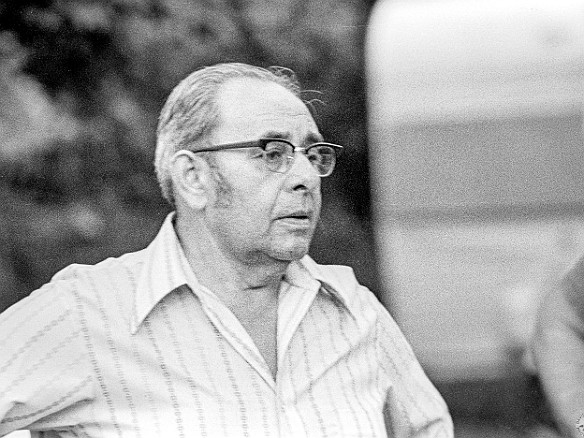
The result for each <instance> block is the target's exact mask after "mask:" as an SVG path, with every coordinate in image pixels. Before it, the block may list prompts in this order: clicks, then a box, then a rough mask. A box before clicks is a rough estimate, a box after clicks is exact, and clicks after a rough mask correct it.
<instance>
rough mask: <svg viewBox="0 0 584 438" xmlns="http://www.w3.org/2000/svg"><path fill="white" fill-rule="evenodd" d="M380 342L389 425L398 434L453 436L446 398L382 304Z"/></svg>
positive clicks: (422, 437)
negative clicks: (386, 385)
mask: <svg viewBox="0 0 584 438" xmlns="http://www.w3.org/2000/svg"><path fill="white" fill-rule="evenodd" d="M377 332H378V334H377V342H378V355H379V364H380V369H381V372H382V373H383V375H384V376H385V379H382V380H386V381H388V382H389V386H388V388H387V396H386V405H385V410H384V415H385V422H386V428H387V430H388V432H389V433H392V434H393V435H392V436H394V437H396V438H452V437H454V431H453V425H452V419H451V417H450V413H449V412H448V407H447V406H446V403H445V402H444V399H443V398H442V396H441V395H440V393H439V392H438V390H437V389H436V388H435V387H434V385H433V384H432V382H431V381H430V380H429V379H428V377H427V376H426V374H425V372H424V371H423V369H422V367H421V365H420V363H419V362H418V360H417V359H416V357H415V355H414V352H413V351H412V348H411V346H410V344H409V343H408V341H407V340H406V339H405V337H404V335H403V333H402V332H401V330H400V329H399V327H398V326H397V324H396V322H395V321H394V319H393V318H392V317H391V315H390V314H389V313H388V312H387V310H386V309H385V308H384V307H383V306H382V305H381V304H379V319H378V323H377Z"/></svg>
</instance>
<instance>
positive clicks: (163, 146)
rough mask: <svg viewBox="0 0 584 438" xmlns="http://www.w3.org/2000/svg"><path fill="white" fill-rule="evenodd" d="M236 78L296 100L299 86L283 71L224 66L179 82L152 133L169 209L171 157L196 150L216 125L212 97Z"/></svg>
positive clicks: (210, 68)
mask: <svg viewBox="0 0 584 438" xmlns="http://www.w3.org/2000/svg"><path fill="white" fill-rule="evenodd" d="M239 78H252V79H258V80H262V81H266V82H275V83H277V84H279V85H281V86H283V87H284V88H286V89H287V90H289V91H291V92H292V93H293V94H294V95H295V96H298V97H300V93H301V90H300V84H299V83H298V81H297V80H296V77H295V75H294V72H293V71H292V70H290V69H287V68H283V67H270V68H268V69H265V68H261V67H255V66H251V65H247V64H242V63H225V64H217V65H213V66H210V67H204V68H202V69H200V70H197V71H195V72H193V73H191V74H190V75H189V76H187V77H186V78H185V79H183V80H182V81H181V82H180V83H179V84H178V85H177V86H176V87H175V88H174V90H172V92H171V93H170V95H169V96H168V99H167V100H166V103H165V104H164V106H163V108H162V110H161V112H160V117H159V119H158V129H157V131H156V154H155V159H154V167H155V170H156V176H157V178H158V183H159V184H160V189H161V191H162V196H163V197H164V199H166V200H167V201H168V203H169V204H170V205H171V206H172V207H173V208H175V197H174V190H173V187H172V178H171V175H170V165H171V159H172V156H173V155H174V154H175V153H176V152H177V151H179V150H181V149H190V150H196V149H197V143H199V144H201V143H202V141H201V140H204V138H205V137H206V136H207V135H208V134H209V133H210V132H211V130H212V129H213V128H214V127H215V126H216V124H217V120H218V118H219V110H218V108H217V104H216V97H217V93H218V91H219V88H220V87H221V85H223V84H224V83H225V82H227V81H228V80H231V79H239ZM199 147H201V146H199Z"/></svg>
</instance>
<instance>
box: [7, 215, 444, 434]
mask: <svg viewBox="0 0 584 438" xmlns="http://www.w3.org/2000/svg"><path fill="white" fill-rule="evenodd" d="M277 345H278V355H277V356H278V371H277V376H276V378H275V379H274V378H273V377H272V376H271V374H270V372H269V369H268V367H267V365H266V363H265V361H264V360H263V357H262V356H261V354H260V352H259V349H258V348H257V346H256V345H254V344H253V341H252V340H251V337H250V336H249V334H247V332H246V331H245V329H244V328H243V326H242V325H241V324H240V323H239V321H238V320H237V319H236V318H235V317H234V316H233V314H232V313H231V312H230V311H229V310H228V309H227V307H226V306H224V305H223V304H222V303H221V301H220V300H218V299H217V296H216V295H215V294H214V293H213V291H209V290H207V289H205V288H204V287H202V286H201V285H200V284H199V283H198V281H197V279H196V277H195V276H194V274H193V272H192V271H191V270H190V267H189V264H188V262H187V261H186V258H185V256H184V253H183V252H182V249H181V247H180V244H179V242H178V238H177V236H176V234H175V232H174V228H173V224H172V215H171V216H169V217H168V218H167V220H166V222H165V223H164V225H163V226H162V228H161V230H160V233H159V235H158V236H157V237H156V239H155V240H154V241H153V242H152V243H151V244H150V246H149V247H148V248H146V249H144V250H142V251H138V252H136V253H131V254H126V255H123V256H121V257H118V258H110V259H107V260H104V261H103V262H101V263H99V264H97V265H94V266H81V265H72V266H70V267H68V268H66V269H64V270H63V271H61V272H60V273H58V274H57V275H56V276H55V277H54V278H53V280H52V281H51V282H50V283H48V284H47V285H45V286H43V287H42V288H41V289H39V290H38V291H35V292H34V293H32V294H31V295H30V296H29V297H28V298H26V299H25V300H23V301H21V302H19V303H17V304H16V305H15V306H13V307H11V308H10V309H8V310H7V311H6V312H5V313H3V314H2V315H0V352H1V353H0V435H3V434H6V433H8V432H10V431H12V430H18V429H30V430H32V431H37V432H39V435H38V436H43V435H45V434H46V436H60V437H77V436H82V437H90V438H93V437H123V438H126V437H130V438H132V437H140V438H150V437H160V436H164V437H189V436H201V437H252V438H256V437H260V438H261V437H284V438H296V437H302V436H308V437H335V436H354V437H384V436H387V432H388V431H386V428H385V421H386V420H387V421H388V422H389V423H388V424H389V429H390V430H389V433H392V434H393V436H395V437H396V438H406V437H412V438H414V437H415V438H423V437H428V438H430V437H435V438H440V437H444V438H451V437H452V436H453V434H452V423H451V420H450V416H449V414H448V410H447V407H446V405H445V404H444V401H443V400H442V398H441V397H440V395H439V394H438V392H437V391H436V390H435V388H434V387H433V385H432V384H431V383H430V381H429V380H428V378H427V377H426V375H425V374H424V372H423V370H422V369H421V367H420V365H419V364H418V362H417V361H416V358H415V357H414V355H413V353H412V351H411V348H410V347H409V344H408V343H407V341H406V340H405V339H404V337H403V335H402V333H401V332H400V331H399V328H398V327H397V325H395V322H394V321H393V319H392V318H391V316H390V315H389V314H388V313H387V312H386V311H385V309H384V308H383V307H382V306H381V305H380V304H379V302H378V301H377V300H376V299H375V297H374V296H373V294H371V292H370V291H368V290H367V289H366V288H364V287H362V286H360V285H359V284H358V283H357V281H356V279H355V277H354V275H353V273H352V271H351V270H350V269H348V268H346V267H334V266H320V265H317V264H316V263H315V262H314V261H312V260H311V259H310V258H308V257H305V258H303V259H302V260H301V261H298V262H293V263H291V264H290V266H289V268H288V270H287V272H286V276H285V278H284V279H283V281H282V285H281V290H280V296H279V301H278V329H277ZM384 409H385V412H387V417H386V418H384Z"/></svg>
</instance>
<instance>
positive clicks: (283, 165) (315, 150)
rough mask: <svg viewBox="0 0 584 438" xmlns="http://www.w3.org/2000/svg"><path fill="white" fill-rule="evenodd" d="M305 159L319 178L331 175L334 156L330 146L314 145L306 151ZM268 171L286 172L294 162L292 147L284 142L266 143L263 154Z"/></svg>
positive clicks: (334, 160)
mask: <svg viewBox="0 0 584 438" xmlns="http://www.w3.org/2000/svg"><path fill="white" fill-rule="evenodd" d="M306 157H307V158H308V161H309V162H310V164H311V165H312V166H313V167H314V168H315V170H316V171H317V173H318V174H319V175H320V176H328V175H330V174H331V173H332V171H333V169H334V167H335V162H336V155H335V151H334V149H333V148H332V147H331V146H328V145H323V144H318V143H317V144H315V145H313V146H311V147H309V148H308V149H307V150H306ZM263 158H264V161H265V162H266V164H267V166H268V169H269V170H271V171H273V172H287V171H288V170H289V169H290V167H291V166H292V163H293V162H294V158H295V156H294V146H292V145H291V144H290V143H288V142H285V141H276V140H274V141H270V142H268V143H266V145H265V147H264V154H263Z"/></svg>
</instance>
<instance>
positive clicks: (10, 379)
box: [0, 284, 92, 435]
mask: <svg viewBox="0 0 584 438" xmlns="http://www.w3.org/2000/svg"><path fill="white" fill-rule="evenodd" d="M60 287H63V286H62V285H61V286H60ZM58 288H59V286H55V285H54V284H49V285H46V286H44V287H43V288H41V289H39V290H38V291H36V292H34V293H33V294H31V295H30V297H28V298H25V299H24V300H22V301H20V302H18V303H17V304H15V305H14V306H12V307H11V308H9V309H8V310H7V311H5V312H4V313H2V314H1V315H0V352H1V353H0V435H3V434H6V433H8V432H10V431H13V430H17V429H23V428H28V427H31V425H32V426H33V427H34V425H35V424H37V425H41V424H43V421H45V419H47V418H50V416H51V415H53V414H55V413H57V412H62V411H63V410H64V409H66V408H69V407H71V406H72V405H74V404H75V403H77V402H78V401H80V400H83V399H86V398H87V397H88V396H89V394H90V390H91V384H92V377H91V373H90V369H89V366H88V362H87V357H86V352H85V348H84V345H83V333H82V330H81V327H80V326H79V325H78V324H76V323H75V320H76V311H75V308H74V306H72V305H71V304H70V303H67V301H66V300H64V299H63V297H62V296H61V293H60V292H63V294H65V291H60V290H55V289H58Z"/></svg>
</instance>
